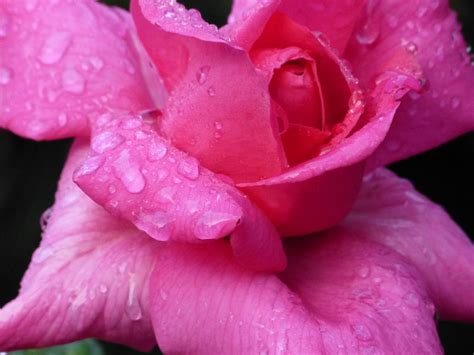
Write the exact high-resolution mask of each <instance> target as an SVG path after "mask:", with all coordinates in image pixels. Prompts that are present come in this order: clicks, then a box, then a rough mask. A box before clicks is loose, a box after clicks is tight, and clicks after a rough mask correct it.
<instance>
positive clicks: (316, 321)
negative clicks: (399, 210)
mask: <svg viewBox="0 0 474 355" xmlns="http://www.w3.org/2000/svg"><path fill="white" fill-rule="evenodd" d="M288 251H289V254H290V258H291V260H290V264H289V268H288V270H287V271H285V272H284V273H283V274H282V275H281V277H280V278H278V277H277V276H275V275H269V274H267V273H253V272H250V271H248V270H245V269H243V268H241V267H240V266H239V265H237V264H236V263H235V262H233V261H232V255H231V253H230V250H229V248H227V247H226V246H225V245H224V244H223V243H218V242H216V243H215V244H213V245H212V246H210V247H207V248H205V247H200V246H187V247H183V246H178V245H175V246H174V247H172V248H169V249H167V251H166V252H165V253H164V254H163V257H162V258H161V259H160V260H159V261H158V263H157V266H156V268H155V269H154V272H153V274H152V278H151V282H150V294H151V295H152V300H153V301H152V314H153V326H154V329H155V333H156V337H157V341H158V343H159V345H160V348H161V349H162V350H163V351H164V352H165V353H193V354H209V353H213V354H214V353H216V354H217V353H236V354H254V353H271V354H273V353H274V354H321V353H327V354H336V353H340V352H343V353H349V354H354V353H403V354H428V353H430V354H441V353H442V351H441V348H440V344H439V341H438V339H437V336H436V328H435V324H434V319H433V316H434V314H433V311H434V309H433V307H432V304H431V303H430V302H429V299H428V298H427V295H426V293H425V290H424V289H423V284H422V283H419V282H418V277H419V274H418V273H417V271H416V269H414V268H413V267H411V266H410V265H408V264H407V263H406V260H405V259H404V258H402V257H400V255H398V254H397V253H394V252H391V251H390V250H388V249H387V248H385V247H382V246H380V245H377V244H376V243H373V242H369V241H365V240H357V239H354V238H352V236H351V235H340V236H336V235H331V236H327V237H320V238H303V239H300V240H299V241H297V242H292V243H291V246H289V248H288ZM394 265H399V266H400V269H394ZM396 270H398V274H397V273H395V272H394V271H396ZM194 285H199V286H198V287H195V286H194ZM405 304H406V305H405ZM402 305H403V306H402Z"/></svg>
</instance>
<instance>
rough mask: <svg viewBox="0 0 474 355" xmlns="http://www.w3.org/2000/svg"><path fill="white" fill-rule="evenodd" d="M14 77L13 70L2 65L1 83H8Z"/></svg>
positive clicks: (0, 71) (0, 70)
mask: <svg viewBox="0 0 474 355" xmlns="http://www.w3.org/2000/svg"><path fill="white" fill-rule="evenodd" d="M12 78H13V70H11V69H10V68H7V67H0V85H7V84H8V83H9V82H10V81H11V80H12Z"/></svg>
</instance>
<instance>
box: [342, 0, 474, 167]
mask: <svg viewBox="0 0 474 355" xmlns="http://www.w3.org/2000/svg"><path fill="white" fill-rule="evenodd" d="M376 4H377V5H376V6H375V7H373V9H372V11H371V13H369V15H368V17H366V18H365V19H363V21H362V22H361V24H360V25H359V29H357V30H356V32H355V33H356V36H355V38H353V40H352V43H351V45H350V47H349V49H348V51H347V53H346V56H347V57H348V59H349V60H350V61H351V62H352V64H353V66H354V70H355V71H356V76H358V77H359V78H360V79H361V80H362V81H363V82H366V83H369V82H371V81H372V80H374V75H377V74H378V73H377V71H376V70H377V67H378V62H379V61H380V60H381V59H382V60H383V58H384V57H385V56H386V55H387V54H389V53H390V52H395V51H398V48H400V47H405V48H406V51H407V52H409V53H411V54H414V55H415V56H416V58H417V60H418V62H419V63H420V65H421V67H422V70H423V73H424V76H425V78H426V79H427V84H426V88H425V90H424V92H422V93H421V95H419V94H413V95H410V96H409V97H407V98H405V99H404V100H403V103H402V105H401V107H400V109H399V111H398V112H397V115H396V118H395V120H394V123H393V126H392V128H391V130H390V133H389V134H388V136H387V139H386V140H385V142H384V144H383V145H382V146H381V147H380V148H379V150H378V151H377V153H376V154H375V156H374V158H372V161H371V162H370V167H376V166H380V165H385V164H388V163H391V162H393V161H396V160H400V159H404V158H406V157H409V156H411V155H414V154H417V153H419V152H422V151H425V150H427V149H430V148H433V147H435V146H437V145H439V144H441V143H443V142H446V141H448V140H450V139H452V138H454V137H456V136H458V135H460V134H462V133H465V132H467V131H469V130H472V129H474V114H473V112H474V97H473V94H472V93H473V90H472V88H473V86H474V68H473V67H472V66H471V64H470V59H469V55H468V54H467V53H466V44H465V42H464V40H463V38H462V35H461V33H460V31H459V27H460V26H459V24H458V23H457V21H456V16H455V14H454V13H453V12H452V11H451V10H450V9H449V4H448V1H447V0H442V1H432V0H415V1H405V2H400V1H398V0H382V1H379V2H377V3H376ZM357 36H358V37H357ZM361 40H362V41H361ZM361 42H362V43H361ZM394 64H395V63H394Z"/></svg>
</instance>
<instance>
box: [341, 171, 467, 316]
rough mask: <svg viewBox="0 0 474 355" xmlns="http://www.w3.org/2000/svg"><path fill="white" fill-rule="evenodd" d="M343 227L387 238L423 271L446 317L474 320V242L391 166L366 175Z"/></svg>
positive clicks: (382, 240)
mask: <svg viewBox="0 0 474 355" xmlns="http://www.w3.org/2000/svg"><path fill="white" fill-rule="evenodd" d="M365 180H366V181H365V183H364V184H363V187H362V191H361V194H360V197H359V199H358V200H357V203H356V204H355V206H354V211H353V212H352V213H351V214H350V216H349V217H348V219H347V220H346V221H344V223H343V228H344V229H347V230H348V231H349V233H351V234H353V235H354V236H361V237H364V238H368V239H370V240H372V241H375V242H377V243H381V244H385V245H387V246H389V247H390V248H392V249H394V250H396V251H397V252H399V253H400V254H402V255H403V256H405V257H406V258H407V259H408V260H409V261H410V262H411V263H412V264H414V265H415V266H416V267H417V268H418V270H419V271H420V272H421V274H422V276H423V279H424V280H425V282H426V285H427V287H428V290H429V294H430V296H431V297H432V299H433V301H434V302H435V304H436V307H437V309H438V311H439V313H440V315H441V317H442V318H447V319H455V320H463V321H473V320H474V245H473V244H472V243H471V242H470V241H469V239H468V238H467V237H466V235H465V234H464V232H463V231H462V230H461V229H460V228H459V227H458V226H457V225H456V224H455V223H454V222H453V221H452V220H451V218H450V217H449V215H448V214H447V213H446V212H445V211H444V210H443V209H442V208H441V207H440V206H437V205H436V204H434V203H432V202H431V201H429V200H428V199H426V198H425V197H424V196H422V195H421V194H419V193H418V192H416V191H415V190H414V189H413V186H412V185H411V184H410V183H409V182H408V181H406V180H401V179H399V178H397V177H396V176H395V175H394V174H393V173H391V172H389V171H387V170H377V171H375V172H374V173H373V174H371V175H368V176H366V178H365Z"/></svg>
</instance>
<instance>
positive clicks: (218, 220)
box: [195, 211, 238, 239]
mask: <svg viewBox="0 0 474 355" xmlns="http://www.w3.org/2000/svg"><path fill="white" fill-rule="evenodd" d="M237 222H238V218H236V216H235V215H232V214H229V213H225V212H213V211H209V212H205V213H204V214H203V215H202V216H201V217H200V218H199V220H198V222H197V224H196V230H195V231H196V235H197V237H198V238H199V239H213V238H215V236H216V234H219V235H226V234H229V233H230V232H231V231H232V229H233V228H234V227H235V225H236V224H237ZM202 227H205V228H204V230H202ZM210 229H212V231H211V230H210Z"/></svg>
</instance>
